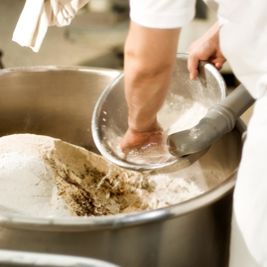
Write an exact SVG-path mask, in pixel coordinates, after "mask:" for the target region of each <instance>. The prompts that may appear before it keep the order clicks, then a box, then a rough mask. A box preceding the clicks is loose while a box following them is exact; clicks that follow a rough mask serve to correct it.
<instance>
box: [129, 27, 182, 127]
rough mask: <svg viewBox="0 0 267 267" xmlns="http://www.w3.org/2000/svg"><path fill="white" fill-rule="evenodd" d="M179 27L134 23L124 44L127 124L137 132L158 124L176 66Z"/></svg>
mask: <svg viewBox="0 0 267 267" xmlns="http://www.w3.org/2000/svg"><path fill="white" fill-rule="evenodd" d="M178 36H179V29H168V30H159V29H151V28H144V27H141V26H139V25H137V24H135V23H131V27H130V31H129V34H128V37H127V41H126V44H125V96H126V100H127V103H128V108H129V111H128V115H129V117H128V124H129V128H130V129H131V130H134V131H138V132H144V131H150V130H154V129H155V127H157V123H156V122H157V121H156V116H157V112H158V111H159V109H160V107H161V106H162V104H163V102H164V99H165V96H166V93H167V89H168V85H169V82H170V79H171V74H172V70H173V67H174V65H175V54H176V49H177V42H178Z"/></svg>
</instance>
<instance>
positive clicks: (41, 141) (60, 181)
mask: <svg viewBox="0 0 267 267" xmlns="http://www.w3.org/2000/svg"><path fill="white" fill-rule="evenodd" d="M176 100H177V99H176ZM178 100H179V101H175V102H176V105H165V106H164V107H163V109H162V111H161V112H160V114H159V121H160V123H161V124H162V125H163V126H164V127H165V129H167V130H166V132H167V133H170V132H174V131H180V130H184V129H186V128H189V127H192V126H194V125H195V124H196V123H197V122H198V121H199V120H200V119H201V118H202V117H203V116H204V115H205V113H206V111H207V108H205V107H204V106H202V105H201V104H200V103H194V102H190V103H189V102H186V101H184V99H182V98H180V99H178ZM179 103H180V104H179ZM164 114H165V115H164ZM166 114H168V116H166ZM112 134H113V135H112V136H113V137H112V141H113V142H112V143H113V146H114V145H115V146H117V147H118V146H119V140H120V138H119V137H118V136H116V135H114V132H112ZM114 140H115V141H116V142H117V143H116V142H114ZM63 148H64V149H66V150H64V149H63ZM62 149H63V150H62ZM51 155H52V156H51ZM49 157H50V159H49V160H47V159H48V158H49ZM98 158H99V159H98ZM91 160H93V161H95V162H99V164H100V163H101V164H100V165H101V166H100V165H99V166H96V169H99V170H101V171H100V172H99V173H101V172H103V171H104V173H109V174H107V178H103V177H102V178H101V177H100V178H99V177H98V178H97V179H95V181H94V179H93V178H90V179H89V178H88V179H89V180H88V179H87V178H86V175H87V174H86V173H85V171H84V166H86V165H88V166H89V167H90V166H91V165H92V162H93V161H92V162H90V161H91ZM90 164H91V165H90ZM109 166H110V165H109V164H107V163H106V162H105V161H104V160H103V159H100V157H98V156H94V155H93V153H90V152H88V151H86V150H84V149H82V148H79V147H76V146H72V145H70V144H67V143H64V142H62V141H61V140H58V139H54V138H51V137H46V136H37V135H30V134H18V135H11V136H6V137H2V138H0V188H1V194H0V212H1V206H2V207H4V208H5V209H6V208H8V209H10V210H12V211H16V212H18V213H22V214H27V215H32V216H42V217H49V216H59V217H61V216H70V215H71V213H73V210H74V212H76V211H77V212H76V213H77V214H79V215H90V212H91V210H92V215H101V214H103V215H104V214H109V213H110V214H116V213H121V212H130V211H141V210H148V209H156V208H161V207H166V206H169V205H173V204H177V203H179V202H181V201H184V200H187V199H190V198H192V197H194V196H196V195H199V194H201V193H202V192H204V191H205V190H206V189H207V185H206V181H207V179H208V176H209V173H208V172H207V170H205V172H203V171H202V168H201V166H200V165H199V163H198V162H196V163H195V164H193V165H192V166H190V167H188V168H186V169H183V170H180V171H171V170H169V171H168V172H166V173H157V174H154V175H150V176H143V178H142V176H140V175H141V174H132V173H131V172H129V171H126V170H122V169H120V168H117V167H116V168H115V167H114V168H113V171H111V172H110V170H112V169H108V168H109ZM89 167H88V168H89ZM90 168H93V167H92V166H91V167H90ZM94 168H95V167H94ZM114 171H115V172H114ZM99 173H98V175H99ZM115 174H116V175H117V174H118V176H116V175H115ZM104 175H105V174H104ZM100 176H101V175H100ZM84 177H85V178H84ZM90 177H91V176H90ZM114 177H115V178H114ZM116 177H117V178H116ZM140 177H141V178H140ZM86 179H87V180H86ZM92 179H93V180H92ZM98 179H100V180H98ZM101 179H102V180H101ZM66 181H67V182H66ZM86 181H88V182H86ZM101 181H103V183H102V182H101ZM75 183H76V185H75V186H76V187H75V186H74V185H73V184H75ZM86 183H87V184H86ZM127 183H129V184H127ZM56 184H57V185H56ZM60 186H61V187H60ZM110 186H111V187H110ZM62 188H63V189H62ZM79 188H80V189H79ZM109 188H110V189H109ZM58 190H60V195H61V196H59V195H58ZM79 190H85V191H84V192H89V193H88V195H90V196H91V198H92V199H93V202H92V203H94V204H90V205H91V206H90V205H89V206H90V207H89V206H88V205H87V206H88V207H89V208H88V207H86V208H85V206H82V207H81V208H79V205H80V204H79V203H82V201H83V203H84V201H85V199H84V198H83V199H82V201H81V197H83V196H81V194H80V192H79ZM109 190H112V192H113V193H112V195H111V194H110V191H109ZM81 192H82V191H81ZM62 194H63V198H64V201H63V199H62ZM67 194H69V195H67ZM86 194H87V193H86ZM116 194H117V195H116ZM73 199H75V201H76V200H78V201H76V202H75V203H74V202H73ZM92 199H91V200H90V199H87V200H86V201H89V202H90V201H92ZM101 199H102V200H103V201H102V200H101ZM65 201H67V204H66V202H65ZM89 202H88V203H89ZM90 203H91V202H90ZM82 205H84V204H82ZM67 206H68V208H69V209H72V210H68V209H67ZM78 210H79V211H78Z"/></svg>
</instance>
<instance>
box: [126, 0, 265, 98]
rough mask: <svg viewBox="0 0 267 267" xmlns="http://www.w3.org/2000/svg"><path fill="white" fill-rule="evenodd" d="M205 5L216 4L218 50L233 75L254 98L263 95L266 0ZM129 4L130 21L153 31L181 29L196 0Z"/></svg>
mask: <svg viewBox="0 0 267 267" xmlns="http://www.w3.org/2000/svg"><path fill="white" fill-rule="evenodd" d="M206 2H208V3H209V2H211V3H214V2H216V3H218V4H219V10H218V16H219V18H220V19H221V21H222V22H223V27H222V31H221V47H222V50H223V53H224V54H225V56H226V57H227V59H228V61H229V63H230V65H231V67H232V68H233V70H234V72H235V74H236V76H237V77H238V78H239V79H240V80H241V81H242V83H244V85H245V86H246V87H247V89H248V90H249V91H250V93H251V94H252V95H253V97H255V98H259V97H261V96H263V95H264V94H265V87H264V86H262V81H263V82H264V83H265V80H267V76H265V74H264V75H263V73H262V69H263V70H266V69H267V59H266V60H264V61H263V58H262V55H263V54H264V53H265V52H266V49H267V39H266V38H265V36H266V34H267V26H265V25H267V23H266V22H267V20H266V17H267V16H266V10H267V1H265V0H247V1H246V5H244V4H243V0H234V1H233V0H217V1H213V0H206ZM130 5H131V10H130V17H131V19H132V20H133V21H134V22H136V23H138V24H140V25H142V26H145V27H152V28H177V27H182V26H184V25H185V24H186V23H188V22H189V21H190V20H191V19H192V18H193V17H194V14H195V0H156V1H155V0H130ZM251 10H253V12H251ZM264 23H265V24H264ZM263 30H265V31H266V32H265V34H264V33H263ZM255 51H257V52H256V53H254V52H255ZM243 55H246V57H243ZM259 62H261V63H260V64H259ZM256 72H257V73H256Z"/></svg>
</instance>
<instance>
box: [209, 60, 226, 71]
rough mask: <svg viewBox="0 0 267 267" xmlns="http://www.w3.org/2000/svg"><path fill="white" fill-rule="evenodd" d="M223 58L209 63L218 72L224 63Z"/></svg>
mask: <svg viewBox="0 0 267 267" xmlns="http://www.w3.org/2000/svg"><path fill="white" fill-rule="evenodd" d="M225 61H226V60H225V58H224V57H218V58H215V59H213V60H212V61H211V63H212V64H213V65H214V66H215V67H216V68H217V69H218V70H219V69H221V68H222V66H223V64H224V63H225Z"/></svg>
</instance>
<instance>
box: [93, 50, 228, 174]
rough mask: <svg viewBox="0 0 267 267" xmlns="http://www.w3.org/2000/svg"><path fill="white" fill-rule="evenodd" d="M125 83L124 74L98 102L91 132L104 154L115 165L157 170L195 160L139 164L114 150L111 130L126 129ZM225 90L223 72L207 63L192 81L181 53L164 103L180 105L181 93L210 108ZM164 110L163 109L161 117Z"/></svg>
mask: <svg viewBox="0 0 267 267" xmlns="http://www.w3.org/2000/svg"><path fill="white" fill-rule="evenodd" d="M123 83H124V80H123V75H121V76H120V77H118V78H117V79H116V80H114V82H113V83H112V84H111V85H110V86H108V87H107V88H106V89H105V90H104V91H103V93H102V94H101V96H100V98H99V100H98V101H97V103H96V107H95V110H94V113H93V120H92V133H93V139H94V141H95V144H96V146H97V148H98V149H99V151H100V152H101V154H102V155H103V156H104V157H105V158H106V159H107V160H109V161H111V162H112V163H114V164H116V165H119V166H121V167H124V168H128V169H134V170H155V169H160V168H163V167H168V166H171V165H174V164H175V165H176V168H184V167H185V166H188V165H190V164H191V162H194V158H193V157H192V158H189V157H186V158H179V159H177V158H175V157H170V158H169V159H168V160H166V161H163V162H159V161H157V162H155V163H137V162H133V161H129V160H127V159H125V158H123V155H122V154H121V153H118V151H117V150H116V149H114V144H113V143H111V142H110V137H109V135H110V131H112V132H114V135H115V136H123V133H125V131H126V129H127V118H128V112H127V105H126V101H125V96H124V90H123V88H124V84H123ZM225 91H226V89H225V84H224V81H223V79H222V77H221V75H220V73H219V72H218V71H217V70H216V68H215V67H214V66H213V65H211V64H208V63H202V64H201V66H200V72H199V78H198V79H197V80H194V81H191V80H190V79H189V72H188V70H187V56H186V55H184V54H178V55H177V60H176V69H175V71H174V74H173V77H172V81H171V85H170V88H169V91H168V95H167V98H166V101H165V105H177V103H176V101H175V97H177V96H179V97H183V98H184V99H185V101H186V100H190V101H198V102H199V103H202V104H204V105H205V106H207V107H209V106H211V105H214V104H216V103H218V102H219V101H220V100H221V99H223V98H224V97H225ZM148 104H149V103H148ZM161 112H162V110H161V111H160V113H159V117H160V114H161ZM165 116H166V114H165ZM110 144H112V146H111V145H110Z"/></svg>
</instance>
